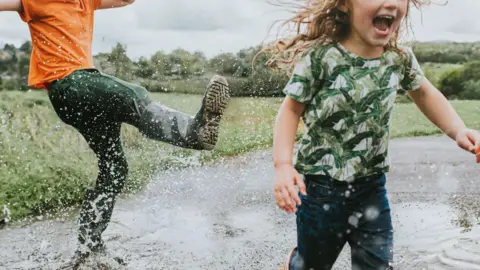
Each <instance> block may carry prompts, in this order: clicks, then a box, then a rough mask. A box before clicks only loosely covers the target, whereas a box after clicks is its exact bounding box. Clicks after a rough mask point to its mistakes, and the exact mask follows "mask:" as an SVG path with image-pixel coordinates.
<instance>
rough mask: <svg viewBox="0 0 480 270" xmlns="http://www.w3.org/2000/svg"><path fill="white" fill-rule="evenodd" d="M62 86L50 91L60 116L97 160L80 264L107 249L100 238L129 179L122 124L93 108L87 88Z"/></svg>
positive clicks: (84, 209)
mask: <svg viewBox="0 0 480 270" xmlns="http://www.w3.org/2000/svg"><path fill="white" fill-rule="evenodd" d="M60 86H62V85H61V84H59V85H57V84H56V85H55V86H54V87H52V88H51V89H50V91H49V97H50V100H51V102H52V105H53V107H54V109H55V111H56V112H57V115H58V116H59V117H60V119H61V120H62V121H63V122H65V123H66V124H68V125H71V126H73V127H75V128H76V129H77V130H78V131H79V132H80V133H81V134H82V136H83V137H84V138H85V140H86V141H87V143H88V145H89V146H90V148H91V149H92V150H93V152H94V153H95V155H96V156H97V159H98V169H99V172H98V177H97V180H96V183H95V187H93V188H89V189H87V190H86V192H85V198H84V201H83V204H82V206H81V209H80V216H79V219H78V225H79V234H78V241H79V244H80V246H79V249H78V250H77V251H76V255H75V257H74V261H72V262H71V263H74V264H78V263H81V261H82V260H83V259H84V258H85V257H86V256H88V255H89V254H90V253H91V252H97V251H103V250H104V243H103V241H102V238H101V235H102V233H103V232H104V231H105V229H106V228H107V226H108V223H109V222H110V218H111V215H112V212H113V208H114V205H115V200H116V197H117V195H118V194H119V193H120V192H121V190H122V188H123V186H124V184H125V181H126V179H127V175H128V164H127V160H126V158H125V155H124V152H123V149H122V143H121V140H120V130H121V123H119V122H115V121H112V120H111V119H109V118H108V117H107V114H106V113H105V112H102V110H101V108H100V107H93V106H92V104H91V103H90V102H89V99H90V97H86V96H85V95H84V94H85V93H84V91H86V90H85V89H81V88H77V89H75V90H72V89H71V88H69V87H68V86H67V85H63V86H64V87H60Z"/></svg>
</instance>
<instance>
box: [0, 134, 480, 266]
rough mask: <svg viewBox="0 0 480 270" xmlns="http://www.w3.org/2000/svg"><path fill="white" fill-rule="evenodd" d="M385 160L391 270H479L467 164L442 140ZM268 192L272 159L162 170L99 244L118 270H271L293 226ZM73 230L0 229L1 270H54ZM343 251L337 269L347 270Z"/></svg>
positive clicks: (475, 205) (473, 185)
mask: <svg viewBox="0 0 480 270" xmlns="http://www.w3.org/2000/svg"><path fill="white" fill-rule="evenodd" d="M390 153H391V154H390V155H391V161H392V170H391V172H390V173H388V180H387V181H388V183H387V188H388V192H389V198H390V202H391V209H392V215H393V219H394V228H395V269H480V229H479V228H478V227H477V226H476V220H475V219H474V218H473V217H475V214H477V213H479V212H480V211H479V210H478V209H480V203H479V202H480V196H479V193H480V177H479V175H480V174H479V172H480V165H477V164H475V158H474V156H473V155H471V154H469V153H467V152H465V151H463V150H461V149H459V148H458V147H457V146H456V144H455V143H454V142H453V141H451V140H449V139H448V138H446V137H443V136H442V137H423V138H414V139H398V140H392V141H391V143H390ZM272 187H273V170H272V162H271V154H270V151H257V152H254V153H250V154H248V155H245V156H241V157H236V158H232V159H229V160H225V161H223V162H221V163H220V164H219V165H216V166H212V167H196V168H191V169H186V170H181V171H169V172H162V173H160V174H159V175H158V176H157V177H155V180H154V181H152V183H151V184H150V185H149V186H148V189H147V190H146V191H145V192H143V193H142V194H140V195H137V196H135V197H134V198H130V199H123V200H121V201H120V202H119V203H118V204H117V207H116V209H115V212H114V215H113V221H112V223H111V225H110V226H109V228H108V229H107V231H106V232H105V234H104V235H105V240H106V243H107V245H108V247H109V249H110V251H111V252H112V253H115V254H118V255H120V256H123V257H124V258H125V259H126V260H127V261H128V265H127V266H126V267H124V269H249V270H252V269H259V270H260V269H261V270H267V269H276V268H277V267H278V266H279V264H280V263H281V262H282V261H283V260H284V257H285V254H286V253H287V251H288V250H289V249H290V248H291V247H293V246H294V245H295V244H296V242H295V241H296V233H295V229H296V228H295V215H293V214H286V213H284V212H282V211H280V210H279V209H278V208H277V207H276V206H275V204H274V200H273V196H272V194H273V193H272ZM479 216H480V214H479ZM75 229H76V228H75V220H74V219H73V220H67V221H52V220H50V221H41V222H36V223H34V224H31V225H28V226H25V227H13V228H12V227H8V228H6V229H3V230H0V240H1V242H0V268H1V269H56V267H58V265H59V263H60V262H61V261H62V260H65V259H68V258H69V257H70V256H71V255H72V253H73V251H74V248H75V244H76V240H75V239H76V238H75V237H76V231H75ZM348 253H349V247H348V245H347V246H345V249H344V250H343V252H342V254H341V256H340V258H339V259H338V261H337V263H336V265H335V269H349V268H350V259H349V256H348ZM99 260H100V259H99ZM92 263H93V262H92ZM92 265H93V264H92ZM92 265H90V266H92ZM110 265H111V266H115V265H114V264H110ZM86 268H88V267H86Z"/></svg>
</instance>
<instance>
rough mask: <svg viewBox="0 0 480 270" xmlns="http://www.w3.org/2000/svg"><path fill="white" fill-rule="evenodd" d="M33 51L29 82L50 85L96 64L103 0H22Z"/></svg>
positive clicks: (30, 84) (39, 86) (40, 85)
mask: <svg viewBox="0 0 480 270" xmlns="http://www.w3.org/2000/svg"><path fill="white" fill-rule="evenodd" d="M22 4H23V11H21V12H19V14H20V17H21V18H22V20H23V21H24V22H26V23H27V24H28V27H29V29H30V35H31V39H32V55H31V59H30V72H29V75H28V85H29V86H31V87H34V88H46V85H45V84H46V83H49V82H52V81H54V80H56V79H61V78H63V77H65V76H67V75H68V74H70V73H72V72H73V71H75V70H77V69H83V68H92V67H93V57H92V37H93V20H94V14H93V13H94V11H95V10H96V9H98V7H99V6H100V4H101V0H22Z"/></svg>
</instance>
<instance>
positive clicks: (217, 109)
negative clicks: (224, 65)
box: [199, 75, 230, 150]
mask: <svg viewBox="0 0 480 270" xmlns="http://www.w3.org/2000/svg"><path fill="white" fill-rule="evenodd" d="M229 92H230V88H229V86H228V82H227V80H226V79H225V78H224V77H222V76H219V75H215V76H214V77H213V78H212V79H211V80H210V82H209V84H208V86H207V90H206V94H205V109H204V114H203V115H204V125H203V126H202V127H201V128H200V134H199V137H200V138H199V139H200V142H201V144H202V146H203V148H204V149H206V150H212V149H213V148H214V147H215V145H216V144H217V140H218V133H219V132H218V131H219V126H220V121H221V119H222V116H223V114H224V113H225V110H226V108H227V106H228V102H229V101H230V93H229Z"/></svg>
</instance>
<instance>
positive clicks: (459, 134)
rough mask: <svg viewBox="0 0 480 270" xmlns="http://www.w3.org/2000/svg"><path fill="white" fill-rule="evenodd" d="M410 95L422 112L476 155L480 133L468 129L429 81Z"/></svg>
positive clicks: (410, 92) (459, 144) (425, 81)
mask: <svg viewBox="0 0 480 270" xmlns="http://www.w3.org/2000/svg"><path fill="white" fill-rule="evenodd" d="M408 95H409V96H410V98H411V99H412V100H413V102H415V104H416V105H417V107H418V108H419V109H420V111H422V113H423V114H424V115H425V116H426V117H427V118H428V119H429V120H430V121H431V122H432V123H433V124H435V125H436V126H437V127H438V128H440V129H441V130H442V131H443V132H444V133H445V134H446V135H447V136H449V137H450V138H451V139H452V140H454V141H456V142H457V144H458V146H460V147H461V148H463V149H465V150H467V151H469V152H472V153H475V152H474V151H475V144H476V143H478V142H480V135H479V133H478V132H477V131H475V130H471V129H468V128H466V126H465V124H464V123H463V121H462V119H461V118H460V117H459V116H458V114H457V112H455V110H454V108H453V107H452V105H451V104H450V102H448V100H447V99H446V98H445V96H444V95H443V94H442V93H441V92H440V91H439V90H438V89H437V88H435V87H434V86H433V85H432V84H431V83H430V81H429V80H428V79H426V78H425V79H424V80H423V83H422V84H421V86H420V88H419V89H418V90H416V91H409V93H408Z"/></svg>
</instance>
